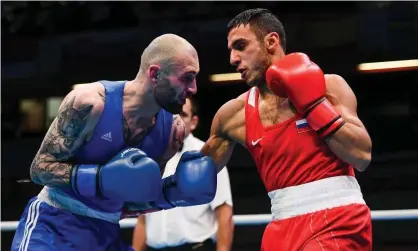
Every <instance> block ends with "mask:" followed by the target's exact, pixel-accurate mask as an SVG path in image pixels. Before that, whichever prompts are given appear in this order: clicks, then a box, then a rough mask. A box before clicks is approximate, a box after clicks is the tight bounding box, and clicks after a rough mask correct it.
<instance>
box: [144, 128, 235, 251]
mask: <svg viewBox="0 0 418 251" xmlns="http://www.w3.org/2000/svg"><path fill="white" fill-rule="evenodd" d="M203 145H204V142H203V141H201V140H199V139H198V138H196V137H194V136H193V135H192V134H191V133H190V134H189V136H187V137H186V138H185V139H184V145H183V149H182V151H181V152H179V153H177V154H176V155H175V156H173V158H171V159H170V160H169V161H168V163H167V165H166V168H165V171H164V175H163V177H167V176H169V175H172V174H174V172H175V170H176V167H177V164H178V161H179V159H180V157H181V155H182V154H183V153H184V152H185V151H191V150H200V149H201V148H202V147H203ZM224 203H227V204H229V205H231V206H232V195H231V186H230V183H229V175H228V170H227V169H226V167H224V168H223V169H222V171H220V172H219V173H218V182H217V190H216V195H215V198H214V199H213V201H212V202H211V203H209V204H205V205H198V206H192V207H177V208H173V209H170V210H163V211H159V212H155V213H150V214H146V215H145V227H146V242H147V245H148V246H150V247H152V248H163V247H174V246H179V245H182V244H185V243H196V242H201V241H204V240H206V239H209V238H211V239H213V240H214V241H216V232H217V230H218V223H217V218H216V214H215V208H216V207H218V206H220V205H222V204H224Z"/></svg>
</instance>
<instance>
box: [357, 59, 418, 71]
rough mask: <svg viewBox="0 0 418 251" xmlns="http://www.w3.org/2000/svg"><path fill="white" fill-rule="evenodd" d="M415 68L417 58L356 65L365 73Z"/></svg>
mask: <svg viewBox="0 0 418 251" xmlns="http://www.w3.org/2000/svg"><path fill="white" fill-rule="evenodd" d="M417 69H418V59H411V60H398V61H387V62H375V63H363V64H359V65H358V66H357V70H358V71H360V72H366V73H375V72H393V71H410V70H417Z"/></svg>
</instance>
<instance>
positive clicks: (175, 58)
mask: <svg viewBox="0 0 418 251" xmlns="http://www.w3.org/2000/svg"><path fill="white" fill-rule="evenodd" d="M198 72H199V60H198V56H197V52H196V50H195V49H194V48H193V46H192V45H191V44H190V43H188V42H187V41H186V40H185V39H183V38H181V37H179V36H177V35H174V34H165V35H162V36H160V37H157V38H156V39H154V40H153V41H152V42H151V43H150V44H149V46H148V47H147V48H146V49H145V50H144V52H143V54H142V56H141V65H140V69H139V72H138V74H137V76H136V78H135V79H134V80H132V81H118V82H110V81H99V82H95V83H91V84H88V85H86V86H83V87H80V88H76V89H75V90H73V91H72V92H70V93H69V94H68V95H67V96H66V97H65V99H64V100H63V102H62V104H61V106H60V108H59V115H58V116H57V118H55V120H54V121H53V122H52V124H51V126H50V128H49V130H48V132H47V134H46V136H45V138H44V140H43V142H42V144H41V147H40V149H39V151H38V153H37V155H36V156H35V158H34V160H33V162H32V165H31V168H30V175H31V178H32V180H33V182H35V183H37V184H40V185H43V186H44V188H43V189H42V191H41V192H40V193H39V194H38V195H37V196H36V197H34V198H32V199H31V200H30V201H29V203H28V205H27V207H26V208H25V210H24V212H23V215H22V218H21V220H20V222H19V225H18V227H17V230H16V233H15V236H14V240H13V243H12V248H11V249H12V250H42V251H45V250H77V251H83V250H86V251H87V250H88V251H92V250H94V251H96V250H133V249H132V248H131V247H129V246H128V245H127V244H125V243H124V242H123V241H122V240H121V237H120V226H119V220H120V219H121V218H123V217H124V216H125V215H130V214H132V215H137V214H138V213H146V212H150V211H158V210H166V209H170V208H173V207H178V206H192V205H200V204H206V203H209V202H210V201H211V200H212V199H213V197H214V195H215V192H216V168H215V165H214V163H213V161H212V159H210V158H209V157H204V156H202V154H201V153H198V152H186V153H185V154H184V155H183V156H182V158H181V160H180V161H179V164H178V167H177V171H176V173H175V174H174V175H172V176H170V177H167V178H164V179H161V173H162V171H163V169H164V167H165V163H166V162H167V161H168V160H169V159H170V158H171V157H172V156H173V155H174V154H175V153H176V152H177V150H178V149H179V147H180V146H181V144H182V141H183V138H184V134H185V126H184V123H183V121H182V120H181V119H180V117H179V116H177V115H173V114H178V113H179V112H180V111H181V110H182V106H183V105H184V103H185V101H186V98H187V96H189V95H193V94H195V93H196V91H197V87H196V75H197V74H198ZM132 210H135V211H132Z"/></svg>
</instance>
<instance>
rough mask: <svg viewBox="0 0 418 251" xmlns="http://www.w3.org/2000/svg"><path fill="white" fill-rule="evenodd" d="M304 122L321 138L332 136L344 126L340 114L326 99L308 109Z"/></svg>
mask: <svg viewBox="0 0 418 251" xmlns="http://www.w3.org/2000/svg"><path fill="white" fill-rule="evenodd" d="M306 121H307V122H308V124H309V125H310V126H311V127H312V129H314V130H315V131H317V132H318V134H319V136H320V137H322V138H327V137H330V136H332V135H333V134H334V133H335V132H336V131H338V129H340V128H341V127H342V126H343V125H344V124H345V121H344V119H343V118H342V117H341V114H340V113H339V112H338V111H337V110H336V109H335V108H334V106H333V105H332V104H331V103H330V102H329V101H328V99H327V98H323V99H321V101H319V102H318V103H316V104H315V105H314V106H313V107H312V108H311V109H309V112H308V114H307V117H306Z"/></svg>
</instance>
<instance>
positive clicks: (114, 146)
mask: <svg viewBox="0 0 418 251" xmlns="http://www.w3.org/2000/svg"><path fill="white" fill-rule="evenodd" d="M100 82H101V83H102V84H103V86H104V87H105V91H106V102H105V105H104V110H103V113H102V115H101V117H100V120H99V122H98V124H97V125H96V128H95V129H94V132H93V134H92V137H91V140H90V141H89V142H87V143H86V144H84V145H83V146H82V147H81V148H80V149H79V151H78V152H77V154H76V155H75V158H74V164H104V163H106V162H107V161H109V160H110V159H112V158H113V157H114V156H115V155H116V154H117V153H118V152H120V151H121V150H123V149H125V148H128V146H127V145H126V144H125V141H124V135H123V113H122V103H123V89H124V87H125V82H112V81H100ZM172 122H173V114H171V113H169V112H167V111H165V110H160V112H159V113H158V114H157V116H156V121H155V125H154V126H153V127H152V128H151V130H150V131H149V132H148V134H147V135H146V136H145V137H144V138H143V140H142V141H141V143H140V145H139V146H137V148H139V149H141V150H142V151H144V152H145V153H146V154H147V155H148V156H149V157H151V158H152V159H154V160H157V158H159V157H160V156H162V155H163V154H164V152H165V151H166V149H167V146H168V142H169V138H170V134H171V127H172ZM120 182H121V183H122V182H123V180H121V181H120ZM63 190H64V192H66V193H67V194H68V195H69V196H71V197H72V198H74V199H77V200H79V201H81V202H82V203H84V204H86V205H87V206H88V207H90V208H92V209H95V210H99V211H103V212H108V213H115V212H119V211H121V209H122V206H123V202H120V201H112V200H110V199H107V198H91V199H86V198H84V197H81V196H79V195H78V194H76V193H74V191H73V190H72V189H70V188H63ZM140 192H141V191H138V193H140Z"/></svg>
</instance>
